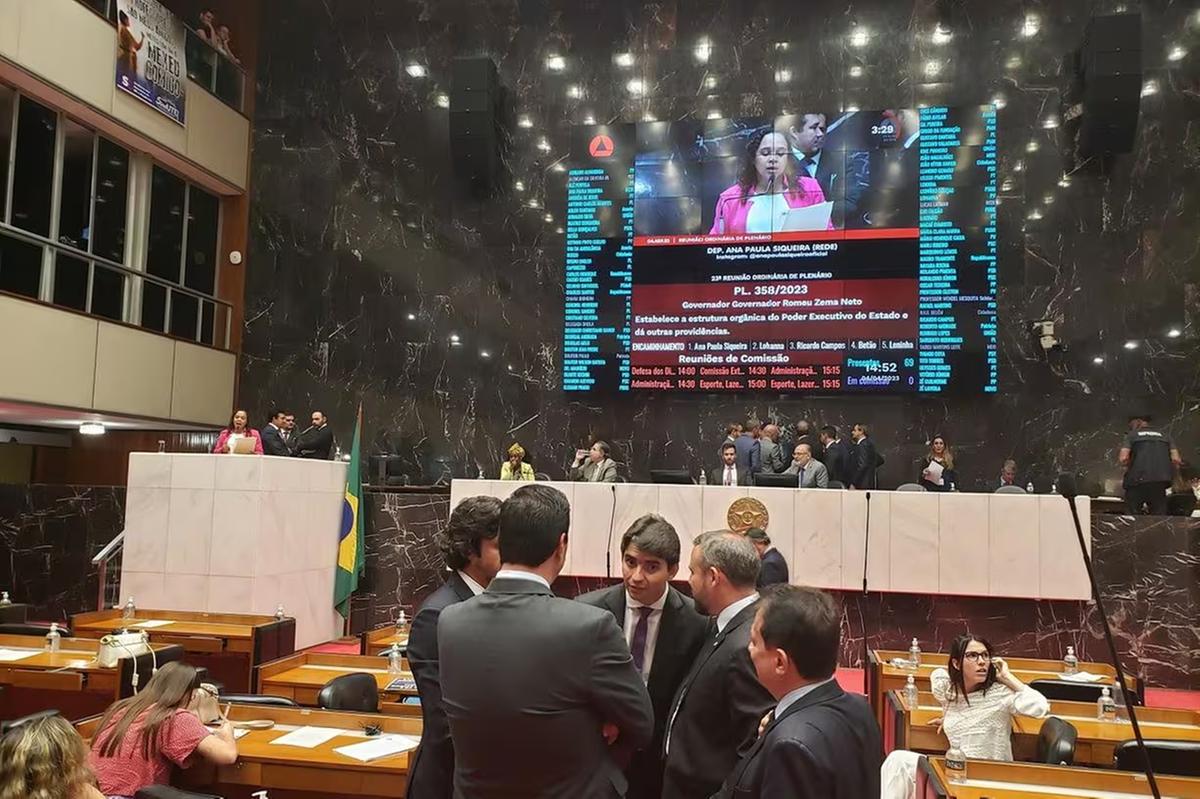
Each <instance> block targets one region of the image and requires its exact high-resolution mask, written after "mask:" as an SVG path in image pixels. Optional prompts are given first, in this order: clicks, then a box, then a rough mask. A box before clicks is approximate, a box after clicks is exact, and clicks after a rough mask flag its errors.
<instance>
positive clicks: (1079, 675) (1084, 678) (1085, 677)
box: [1059, 671, 1108, 682]
mask: <svg viewBox="0 0 1200 799" xmlns="http://www.w3.org/2000/svg"><path fill="white" fill-rule="evenodd" d="M1059 679H1060V680H1066V681H1067V682H1100V681H1101V680H1107V679H1108V678H1107V677H1105V676H1104V675H1103V674H1092V673H1091V672H1087V671H1079V672H1076V673H1074V674H1062V675H1060V676H1059Z"/></svg>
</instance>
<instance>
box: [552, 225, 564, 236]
mask: <svg viewBox="0 0 1200 799" xmlns="http://www.w3.org/2000/svg"><path fill="white" fill-rule="evenodd" d="M554 232H555V233H557V234H559V235H560V236H561V235H562V234H563V233H564V232H565V231H564V230H563V229H562V228H561V227H556V228H554Z"/></svg>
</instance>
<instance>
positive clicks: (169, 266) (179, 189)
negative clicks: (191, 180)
mask: <svg viewBox="0 0 1200 799" xmlns="http://www.w3.org/2000/svg"><path fill="white" fill-rule="evenodd" d="M184 190H185V185H184V182H183V181H182V180H180V179H179V178H177V177H175V176H174V175H172V174H171V173H170V172H168V171H166V170H165V169H162V168H160V167H157V166H156V167H154V174H153V176H152V177H151V179H150V235H149V241H148V243H147V246H146V271H147V272H149V273H150V274H152V275H155V276H156V277H161V278H163V279H164V280H170V281H171V282H172V283H178V282H179V263H180V258H181V257H182V255H183V197H184Z"/></svg>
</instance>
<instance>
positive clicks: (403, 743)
mask: <svg viewBox="0 0 1200 799" xmlns="http://www.w3.org/2000/svg"><path fill="white" fill-rule="evenodd" d="M419 743H421V739H420V738H416V737H414V736H412V735H381V736H379V737H378V738H372V739H371V740H369V741H363V742H362V743H360V744H350V745H349V746H339V747H338V748H337V749H334V750H333V751H335V752H337V753H338V754H339V755H345V756H346V757H350V758H354V759H355V760H358V761H360V762H363V763H370V762H371V761H373V760H379V759H381V758H385V757H391V756H392V755H398V754H400V753H401V752H409V751H411V750H413V749H416V748H417V745H418V744H419Z"/></svg>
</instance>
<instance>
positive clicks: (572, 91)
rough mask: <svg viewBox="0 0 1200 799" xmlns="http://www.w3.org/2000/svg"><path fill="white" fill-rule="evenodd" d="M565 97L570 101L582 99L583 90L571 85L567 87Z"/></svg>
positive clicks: (576, 84) (575, 84)
mask: <svg viewBox="0 0 1200 799" xmlns="http://www.w3.org/2000/svg"><path fill="white" fill-rule="evenodd" d="M567 97H570V98H571V99H572V100H578V99H579V98H580V97H583V88H582V87H581V86H580V85H579V84H578V83H572V84H571V85H570V86H568V87H567Z"/></svg>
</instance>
